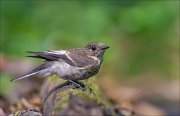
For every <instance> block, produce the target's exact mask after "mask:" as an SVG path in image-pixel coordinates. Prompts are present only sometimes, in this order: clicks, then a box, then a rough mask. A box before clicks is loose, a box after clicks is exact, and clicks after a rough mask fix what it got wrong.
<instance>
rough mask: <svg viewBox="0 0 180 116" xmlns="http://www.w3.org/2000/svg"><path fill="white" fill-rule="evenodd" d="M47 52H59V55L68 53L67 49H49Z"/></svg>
mask: <svg viewBox="0 0 180 116" xmlns="http://www.w3.org/2000/svg"><path fill="white" fill-rule="evenodd" d="M45 52H46V53H49V54H57V55H66V54H67V53H68V52H67V51H66V50H48V51H45Z"/></svg>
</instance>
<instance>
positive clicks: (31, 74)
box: [10, 71, 40, 81]
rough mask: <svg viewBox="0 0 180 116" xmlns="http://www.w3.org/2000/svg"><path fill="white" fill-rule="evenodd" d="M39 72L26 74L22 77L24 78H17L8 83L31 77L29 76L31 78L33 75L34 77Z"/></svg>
mask: <svg viewBox="0 0 180 116" xmlns="http://www.w3.org/2000/svg"><path fill="white" fill-rule="evenodd" d="M39 72H40V71H38V72H34V73H28V74H26V75H24V76H21V77H18V78H16V79H12V80H10V81H17V80H20V79H23V78H27V77H31V76H33V75H35V74H38V73H39Z"/></svg>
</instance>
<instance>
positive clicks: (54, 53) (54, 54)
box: [28, 50, 97, 67]
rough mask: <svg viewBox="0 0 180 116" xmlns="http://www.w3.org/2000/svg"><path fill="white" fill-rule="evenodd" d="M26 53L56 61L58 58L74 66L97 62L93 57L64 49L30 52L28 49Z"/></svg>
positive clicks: (91, 64)
mask: <svg viewBox="0 0 180 116" xmlns="http://www.w3.org/2000/svg"><path fill="white" fill-rule="evenodd" d="M28 53H31V54H33V55H32V56H28V57H33V58H41V59H45V60H47V61H58V60H64V61H65V62H67V63H68V64H69V65H71V66H75V67H89V66H93V65H95V64H96V63H97V59H95V58H93V57H87V56H85V55H82V54H78V53H77V54H75V53H70V52H68V51H66V50H47V51H44V52H32V51H28Z"/></svg>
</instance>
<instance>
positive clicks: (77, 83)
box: [67, 80, 85, 89]
mask: <svg viewBox="0 0 180 116" xmlns="http://www.w3.org/2000/svg"><path fill="white" fill-rule="evenodd" d="M67 81H69V82H71V83H72V84H74V86H76V87H78V88H81V89H82V88H84V87H85V85H84V84H83V83H81V82H78V81H73V80H67Z"/></svg>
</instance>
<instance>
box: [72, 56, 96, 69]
mask: <svg viewBox="0 0 180 116" xmlns="http://www.w3.org/2000/svg"><path fill="white" fill-rule="evenodd" d="M68 59H70V60H71V61H72V62H73V63H74V64H75V66H76V67H84V68H85V67H91V66H94V65H95V64H96V63H97V62H98V61H97V60H98V59H96V58H95V57H88V56H85V55H81V54H68Z"/></svg>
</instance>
